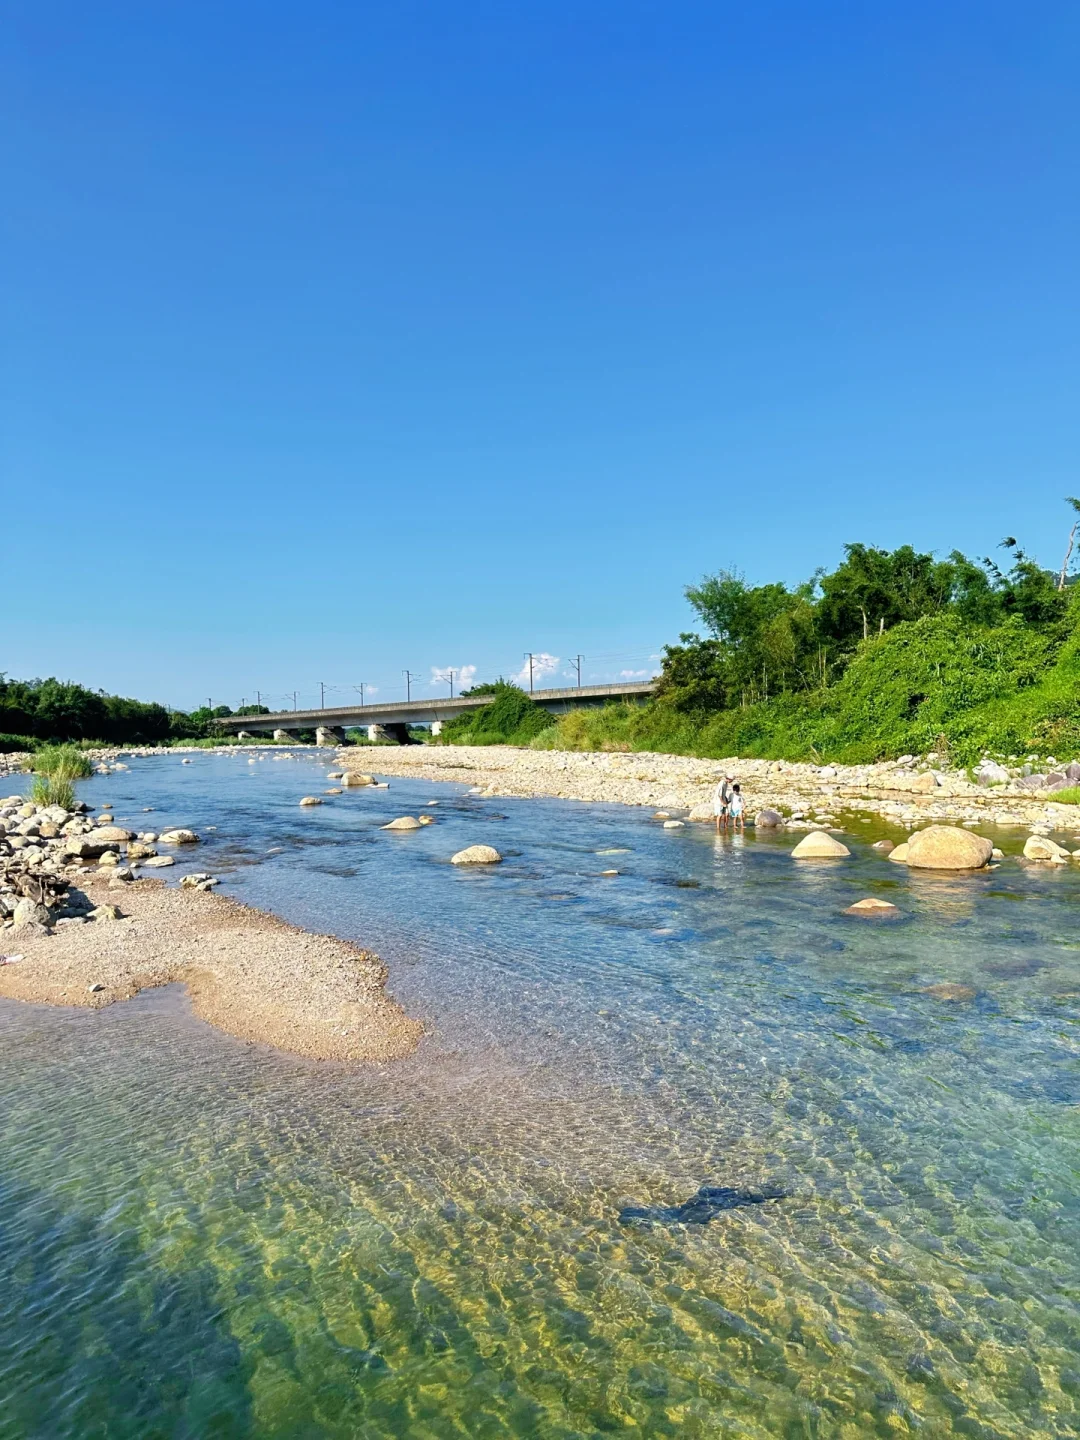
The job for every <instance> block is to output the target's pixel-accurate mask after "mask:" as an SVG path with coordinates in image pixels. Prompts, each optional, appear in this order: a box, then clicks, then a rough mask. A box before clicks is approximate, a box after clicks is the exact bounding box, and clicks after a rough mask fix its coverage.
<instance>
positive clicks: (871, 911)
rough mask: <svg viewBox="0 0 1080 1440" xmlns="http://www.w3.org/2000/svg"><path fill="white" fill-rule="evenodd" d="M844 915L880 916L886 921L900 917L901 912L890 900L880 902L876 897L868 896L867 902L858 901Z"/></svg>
mask: <svg viewBox="0 0 1080 1440" xmlns="http://www.w3.org/2000/svg"><path fill="white" fill-rule="evenodd" d="M844 914H845V915H869V916H878V917H880V918H881V919H886V918H891V917H893V916H896V915H899V914H900V911H899V909H898V908H897V907H896V906H895V905H894V904H893V903H892V902H891V901H890V900H879V899H878V898H877V896H876V895H868V896H867V898H866V899H865V900H856V901H855V904H854V905H849V906H848V907H847V909H846V910H845V911H844Z"/></svg>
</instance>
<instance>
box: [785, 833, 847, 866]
mask: <svg viewBox="0 0 1080 1440" xmlns="http://www.w3.org/2000/svg"><path fill="white" fill-rule="evenodd" d="M850 854H851V851H850V850H849V849H848V848H847V846H846V845H844V844H841V842H840V841H839V840H834V839H833V837H832V836H831V835H827V834H826V833H825V831H824V830H811V831H810V833H809V835H804V836H803V838H802V839H801V840H800V841H799V843H798V845H796V846H795V849H794V850H792V852H791V858H792V859H793V860H840V859H843V857H844V856H845V855H850Z"/></svg>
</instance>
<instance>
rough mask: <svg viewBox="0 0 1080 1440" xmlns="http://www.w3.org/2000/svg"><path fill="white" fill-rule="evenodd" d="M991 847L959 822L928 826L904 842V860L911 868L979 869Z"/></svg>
mask: <svg viewBox="0 0 1080 1440" xmlns="http://www.w3.org/2000/svg"><path fill="white" fill-rule="evenodd" d="M993 849H994V847H993V844H992V843H991V842H990V841H989V840H987V839H986V838H985V837H984V836H982V835H973V834H972V832H971V831H970V830H961V829H960V827H959V826H958V825H928V826H927V827H926V829H925V830H916V832H915V834H914V835H912V837H911V838H910V840H909V841H908V842H907V863H908V865H909V866H911V868H912V869H913V870H981V869H982V867H983V866H984V865H986V864H987V863H988V862H989V860H990V856H991V854H992V853H993ZM895 855H896V851H895V850H894V851H893V853H892V856H890V859H892V858H894V857H895Z"/></svg>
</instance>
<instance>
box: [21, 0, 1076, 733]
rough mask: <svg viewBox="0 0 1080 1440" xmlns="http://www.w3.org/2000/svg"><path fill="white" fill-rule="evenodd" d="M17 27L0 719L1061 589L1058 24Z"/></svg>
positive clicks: (389, 677) (453, 10)
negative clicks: (718, 600)
mask: <svg viewBox="0 0 1080 1440" xmlns="http://www.w3.org/2000/svg"><path fill="white" fill-rule="evenodd" d="M3 14H4V17H5V19H4V28H5V32H6V40H5V46H4V51H3V54H2V57H0V67H2V68H0V93H2V95H3V97H4V98H3V100H2V102H0V104H2V107H3V108H2V113H0V123H2V125H3V130H4V134H5V136H6V141H5V145H4V149H3V152H2V154H0V183H2V186H3V194H4V197H5V201H4V206H3V210H4V220H3V232H2V237H0V246H2V251H0V301H2V305H3V333H4V337H5V340H4V346H3V355H2V359H0V366H2V370H0V426H2V428H0V466H2V470H0V481H2V488H3V499H2V513H3V517H4V520H5V521H6V523H5V524H4V526H3V530H4V539H5V544H4V547H3V549H4V562H3V563H4V571H5V581H6V584H5V595H6V597H7V598H6V603H5V605H4V607H3V622H4V623H3V626H2V631H0V669H2V670H5V671H6V672H7V673H9V674H15V675H20V676H31V675H44V674H58V675H61V676H63V677H66V678H72V679H78V680H81V681H83V682H85V683H89V684H93V685H101V686H103V687H105V688H107V689H111V690H118V691H121V692H123V693H128V694H135V695H139V696H142V697H144V698H157V699H161V700H164V701H167V702H169V703H172V704H176V705H182V706H187V705H192V704H196V703H198V702H199V701H200V700H201V699H204V698H205V697H206V696H212V697H213V698H214V699H215V701H217V700H219V699H220V700H223V701H227V702H229V703H232V704H236V703H238V702H239V701H240V699H241V698H247V699H250V698H252V697H253V695H254V693H255V691H256V689H260V690H261V691H262V692H263V693H264V694H265V695H268V696H270V697H272V698H273V702H274V703H275V704H276V703H278V702H279V700H280V698H281V696H282V695H283V694H285V693H287V692H291V691H293V690H294V689H295V690H298V691H299V692H300V696H301V700H302V701H303V700H304V699H305V698H306V699H308V700H310V699H311V698H312V696H317V694H318V682H319V681H324V682H326V683H327V684H328V685H332V686H339V687H341V688H340V689H339V690H338V691H330V692H328V696H329V698H333V697H334V696H335V695H342V696H346V695H349V696H351V691H349V690H348V689H347V688H345V687H348V686H351V685H353V684H356V683H358V682H360V681H365V682H366V683H367V684H368V686H370V687H378V693H380V694H381V695H382V696H383V697H385V698H391V697H392V696H394V695H395V694H397V693H399V691H400V690H401V689H402V687H403V685H404V680H403V678H402V676H401V671H402V669H403V668H405V667H408V668H409V669H411V670H412V671H414V672H415V673H416V674H417V675H419V676H420V677H421V678H420V680H419V682H418V687H419V690H418V693H432V687H433V686H435V688H444V687H443V686H442V684H441V682H434V681H433V680H432V667H446V666H454V667H456V668H459V669H460V668H461V667H465V666H472V667H475V673H476V674H477V675H478V676H480V677H484V676H487V675H494V674H498V673H503V674H510V673H513V672H514V671H515V670H517V669H518V668H519V667H520V666H521V664H522V656H523V653H524V652H525V651H526V650H533V651H535V652H544V653H547V654H550V655H554V656H558V657H560V660H561V661H564V660H565V658H566V657H568V656H571V655H574V654H577V653H579V652H580V653H583V654H584V655H585V657H586V659H585V662H584V666H583V671H584V675H585V676H586V677H595V678H597V679H612V678H616V677H617V676H618V675H619V674H620V673H621V672H623V671H630V672H636V671H639V670H646V669H649V668H651V662H650V658H649V657H650V656H653V655H655V654H656V653H657V652H658V650H659V647H660V645H661V644H662V643H663V642H664V641H665V640H669V639H673V638H674V637H675V636H676V635H677V633H678V632H679V631H680V630H681V629H684V628H686V626H687V625H688V624H689V623H690V614H689V611H688V609H687V606H686V604H685V601H684V600H683V598H682V589H683V586H684V585H685V584H686V583H688V582H691V581H694V580H696V579H697V578H699V577H700V576H701V575H702V574H703V573H705V572H707V571H712V570H715V569H717V568H719V567H721V566H731V565H736V566H738V567H740V568H741V569H742V570H743V571H745V573H746V574H747V576H748V577H750V578H751V579H753V580H768V579H775V578H779V579H784V580H788V581H797V580H799V579H801V578H803V577H805V576H806V575H808V574H809V573H810V572H812V571H813V570H814V569H815V567H817V566H818V565H820V564H826V565H829V564H831V563H833V562H834V561H835V560H836V559H837V558H838V557H839V554H840V549H841V546H842V544H843V542H845V541H849V540H865V541H869V542H874V543H878V544H882V545H887V546H891V545H894V544H899V543H902V542H905V541H911V542H912V543H914V544H916V545H918V546H920V547H923V548H926V549H934V550H939V551H948V550H949V549H951V548H953V547H954V546H961V547H962V548H964V549H965V550H967V551H969V552H970V553H973V554H978V555H981V554H984V553H987V552H988V551H989V550H990V549H991V548H992V547H993V546H994V545H995V544H996V543H997V542H998V540H1000V538H1001V537H1002V535H1004V534H1006V533H1011V534H1015V535H1017V536H1019V537H1020V538H1021V540H1022V541H1024V542H1026V543H1027V545H1028V546H1029V548H1030V549H1032V550H1033V551H1035V553H1037V554H1038V555H1039V557H1040V558H1042V559H1044V560H1045V561H1046V563H1055V564H1056V563H1059V562H1060V555H1061V552H1062V550H1063V548H1064V538H1065V534H1066V531H1067V518H1068V517H1067V515H1066V511H1065V507H1064V506H1063V505H1062V503H1061V499H1062V497H1063V496H1064V495H1066V494H1070V493H1077V492H1080V473H1078V465H1077V456H1078V440H1080V405H1078V403H1077V396H1078V385H1077V381H1078V363H1077V362H1078V358H1080V324H1078V320H1080V315H1078V303H1077V302H1078V298H1080V281H1078V267H1077V263H1076V258H1077V255H1078V254H1080V195H1078V185H1080V179H1078V177H1080V166H1078V158H1080V106H1078V101H1077V96H1076V87H1075V77H1076V73H1077V62H1078V60H1080V43H1078V42H1080V9H1078V8H1077V7H1076V6H1075V5H1073V4H1055V3H1045V4H1039V3H1036V4H1034V5H1030V6H1019V5H1016V4H1015V3H1009V4H995V3H993V0H983V3H978V4H962V3H948V0H946V3H935V4H923V3H918V0H914V3H909V4H906V5H903V6H898V5H895V4H884V3H881V4H875V3H869V4H866V5H858V6H853V5H850V4H830V3H817V4H815V5H805V4H801V3H800V4H797V3H767V0H766V3H761V4H757V5H753V6H746V5H742V4H740V5H734V4H726V3H719V0H714V3H710V4H694V3H679V0H664V3H648V4H642V3H634V0H611V3H608V0H603V3H599V0H574V3H572V4H571V3H564V0H547V3H545V4H543V5H536V6H521V5H507V4H506V3H490V0H471V3H470V4H468V5H464V4H461V3H457V4H453V5H451V4H447V3H440V0H429V3H425V4H417V3H410V0H400V3H395V4H393V5H384V4H380V5H370V4H366V3H359V0H354V3H338V4H329V3H324V0H306V3H305V4H304V5H302V6H301V5H298V4H291V5H285V4H280V3H275V0H259V3H257V4H256V3H245V0H225V3H221V0H216V3H214V4H209V3H202V0H184V3H183V4H181V3H160V4H158V3H155V4H152V5H147V4H141V3H135V0H129V3H125V4H117V3H110V0H95V3H94V4H93V5H86V4H82V3H80V4H60V3H50V0H33V3H11V0H7V3H5V4H4V5H3ZM564 670H565V665H564V664H562V663H560V665H559V666H558V667H557V669H556V670H555V671H554V672H553V674H552V675H551V676H550V677H547V683H552V682H554V681H557V680H558V678H559V675H560V674H561V673H562V672H563V671H564Z"/></svg>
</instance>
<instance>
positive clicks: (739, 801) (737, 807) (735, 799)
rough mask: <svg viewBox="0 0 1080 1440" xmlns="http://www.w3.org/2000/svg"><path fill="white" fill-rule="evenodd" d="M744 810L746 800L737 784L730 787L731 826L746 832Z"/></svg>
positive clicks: (733, 828)
mask: <svg viewBox="0 0 1080 1440" xmlns="http://www.w3.org/2000/svg"><path fill="white" fill-rule="evenodd" d="M745 811H746V801H745V800H744V799H743V796H742V790H741V788H740V787H739V786H738V785H733V786H732V789H731V828H732V830H741V831H743V833H744V834H745V833H746V821H745V820H744V819H743V815H744V813H745Z"/></svg>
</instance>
